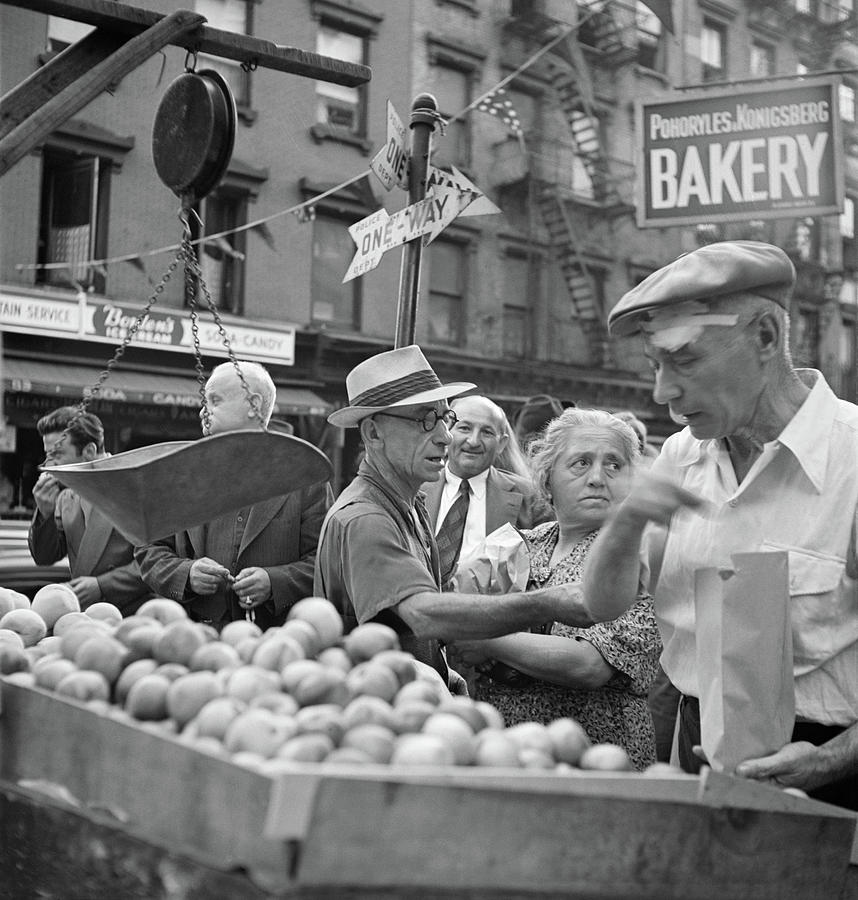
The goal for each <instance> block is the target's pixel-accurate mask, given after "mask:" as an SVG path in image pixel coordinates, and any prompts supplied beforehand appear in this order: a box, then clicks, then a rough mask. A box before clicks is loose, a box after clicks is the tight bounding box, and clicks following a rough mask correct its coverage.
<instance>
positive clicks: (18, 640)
mask: <svg viewBox="0 0 858 900" xmlns="http://www.w3.org/2000/svg"><path fill="white" fill-rule="evenodd" d="M44 640H45V638H42V641H44ZM42 641H39V643H40V644H41V643H42ZM7 644H8V645H11V646H13V647H20V648H21V649H22V650H23V649H24V638H22V637H21V635H20V634H18V632H17V631H12V629H11V628H0V647H2V646H4V645H7ZM34 646H36V645H34Z"/></svg>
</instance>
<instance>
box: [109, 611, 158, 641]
mask: <svg viewBox="0 0 858 900" xmlns="http://www.w3.org/2000/svg"><path fill="white" fill-rule="evenodd" d="M154 621H155V620H154V619H150V618H149V617H147V616H138V615H137V614H136V613H135V614H134V615H131V616H126V617H125V618H124V619H123V620H122V621H121V622H118V623H117V624H116V625H115V626H114V628H113V636H114V637H115V638H116V640H117V641H122V643H123V644H124V643H125V638H126V637H127V636H128V635H129V634H130V633H131V632H132V631H133V630H134V629H135V628H139V627H140V626H141V625H150V624H152V622H154Z"/></svg>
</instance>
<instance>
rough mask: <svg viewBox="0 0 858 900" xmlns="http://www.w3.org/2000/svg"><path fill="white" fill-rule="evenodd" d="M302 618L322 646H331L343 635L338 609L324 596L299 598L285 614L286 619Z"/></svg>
mask: <svg viewBox="0 0 858 900" xmlns="http://www.w3.org/2000/svg"><path fill="white" fill-rule="evenodd" d="M291 619H302V620H303V621H305V622H309V623H310V624H311V625H312V626H313V628H315V629H316V631H317V632H318V634H319V637H320V639H321V642H322V648H325V647H332V646H333V645H334V644H335V643H336V642H337V641H338V640H339V639H340V638H341V637H342V636H343V620H342V617H341V616H340V613H339V610H338V609H337V608H336V606H334V604H333V603H331V601H330V600H327V599H325V598H324V597H305V598H304V599H303V600H299V601H298V602H297V603H296V604H295V605H294V606H293V607H292V609H290V610H289V613H288V615H287V616H286V621H287V622H288V621H289V620H291Z"/></svg>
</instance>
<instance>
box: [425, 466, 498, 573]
mask: <svg viewBox="0 0 858 900" xmlns="http://www.w3.org/2000/svg"><path fill="white" fill-rule="evenodd" d="M488 477H489V470H488V469H485V470H484V471H482V472H480V474H479V475H474V477H473V478H469V479H468V485H469V487H470V489H471V499H470V501H469V502H468V517H467V519H465V531H464V533H463V535H462V549H461V551H460V552H459V559H465V558H466V557H467V556H469V555H470V554H471V553H473V551H474V550H476V548H477V547H479V546H480V544H482V542H483V540H484V539H485V536H486V481H487V480H488ZM461 483H462V479H461V478H459V476H458V475H454V474H453V473H452V472H451V471H450V470H449V469H448V468H447V467H446V466H445V467H444V490H443V491H442V492H441V505H440V506H439V507H438V518H437V520H436V522H435V534H437V533H438V529H439V528H440V527H441V523H442V522H443V521H444V517H445V516H446V515H447V511H448V510H449V509H450V507H451V506H452V505H453V501H454V500H455V499H456V497H457V496H458V494H459V485H460V484H461Z"/></svg>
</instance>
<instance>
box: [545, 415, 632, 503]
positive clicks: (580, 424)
mask: <svg viewBox="0 0 858 900" xmlns="http://www.w3.org/2000/svg"><path fill="white" fill-rule="evenodd" d="M582 428H604V429H605V430H606V431H610V432H613V433H614V434H615V435H616V436H617V437H618V438H619V439H620V443H621V444H622V448H623V456H624V458H625V460H626V462H627V463H628V464H629V465H630V466H633V465H634V464H635V463H636V462H637V461H638V459H640V455H641V452H640V445H639V442H638V436H637V434H635V431H634V429H633V428H632V427H631V425H629V424H628V423H626V422H624V421H623V420H622V419H618V418H617V417H616V416H615V415H612V414H611V413H609V412H606V411H605V410H604V409H581V408H580V407H575V406H573V407H569V408H568V409H564V410H563V412H562V413H561V414H560V415H559V416H557V418H556V419H552V420H551V421H550V422H549V423H548V424H547V425H546V426H545V430H544V431H543V432H542V434H541V435H540V436H539V437H538V438H536V439H535V440H534V441H533V442H532V443H531V444H530V446H529V447H528V455H529V456H530V468H531V470H532V472H533V481H534V484H535V485H536V488H537V490H538V491H539V493H540V494H542V496H543V497H545V498H546V499H548V500H550V499H551V492H550V490H549V488H548V480H549V478H550V477H551V470H552V469H553V468H554V464H555V463H556V462H557V459H558V457H559V456H560V454H561V453H563V451H564V450H565V449H566V447H567V446H568V444H569V441H570V440H571V439H572V438H574V437H575V435H576V433H577V432H578V431H579V430H580V429H582Z"/></svg>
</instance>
